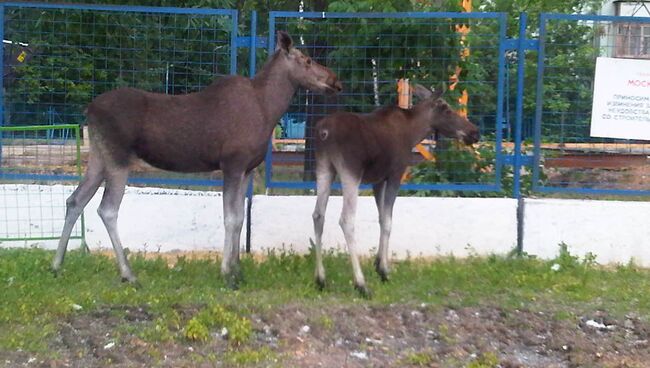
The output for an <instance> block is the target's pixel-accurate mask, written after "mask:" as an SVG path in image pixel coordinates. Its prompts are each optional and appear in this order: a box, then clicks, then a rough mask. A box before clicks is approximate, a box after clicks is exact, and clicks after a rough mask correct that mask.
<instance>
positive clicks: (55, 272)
mask: <svg viewBox="0 0 650 368" xmlns="http://www.w3.org/2000/svg"><path fill="white" fill-rule="evenodd" d="M50 272H51V273H52V276H54V278H57V277H59V275H60V274H61V269H60V268H54V267H52V268H50Z"/></svg>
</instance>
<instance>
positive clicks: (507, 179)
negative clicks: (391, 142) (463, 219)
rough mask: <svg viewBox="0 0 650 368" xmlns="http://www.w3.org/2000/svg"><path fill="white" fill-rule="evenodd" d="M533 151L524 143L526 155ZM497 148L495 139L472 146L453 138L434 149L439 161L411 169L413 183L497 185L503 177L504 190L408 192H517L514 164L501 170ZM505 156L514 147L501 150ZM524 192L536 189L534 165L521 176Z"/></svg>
mask: <svg viewBox="0 0 650 368" xmlns="http://www.w3.org/2000/svg"><path fill="white" fill-rule="evenodd" d="M531 151H532V145H531V144H530V143H529V142H524V144H523V145H522V155H527V154H529V153H530V152H531ZM496 152H497V150H496V147H495V143H494V140H493V139H489V138H488V139H487V140H485V141H482V142H480V143H478V144H477V145H476V147H475V148H468V147H465V146H464V145H462V144H461V143H459V142H455V141H449V142H447V144H446V147H445V149H444V150H439V151H436V152H434V154H435V160H434V161H427V160H424V161H422V162H420V163H419V164H417V165H415V166H413V167H412V168H411V169H410V172H409V176H410V180H409V181H410V182H412V183H416V184H420V183H423V184H425V183H437V184H484V185H494V184H497V176H499V177H500V183H499V184H500V185H501V191H499V192H497V191H489V192H479V191H462V190H447V191H428V190H417V191H407V192H406V194H408V195H414V196H430V195H437V196H459V197H510V196H512V193H513V184H514V174H513V166H511V165H503V166H502V167H501V168H500V170H501V172H500V173H498V168H497V162H498V161H497V158H496ZM501 152H502V155H512V154H513V152H512V149H511V148H508V149H503V148H502V150H501ZM545 177H546V176H545V174H544V172H543V170H540V171H539V179H540V180H544V179H545ZM520 183H521V189H520V190H521V193H522V194H524V195H527V194H529V193H530V192H531V191H532V185H533V173H532V170H531V168H530V167H523V170H522V172H521V176H520Z"/></svg>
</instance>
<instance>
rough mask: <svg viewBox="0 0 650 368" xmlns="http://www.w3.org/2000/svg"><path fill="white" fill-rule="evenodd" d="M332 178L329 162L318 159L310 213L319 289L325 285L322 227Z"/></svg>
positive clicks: (316, 277) (332, 171) (332, 173)
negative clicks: (313, 205)
mask: <svg viewBox="0 0 650 368" xmlns="http://www.w3.org/2000/svg"><path fill="white" fill-rule="evenodd" d="M333 180H334V170H333V168H332V167H330V166H329V163H325V162H324V161H319V162H318V163H317V168H316V192H317V199H316V207H315V208H314V213H313V214H312V219H313V220H314V235H315V242H314V255H315V258H316V269H315V272H314V273H315V279H316V285H317V286H318V288H319V289H323V288H324V287H325V267H324V266H323V254H322V239H323V227H324V225H325V211H326V210H327V202H328V200H329V196H330V191H331V186H332V181H333Z"/></svg>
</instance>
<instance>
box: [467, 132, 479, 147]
mask: <svg viewBox="0 0 650 368" xmlns="http://www.w3.org/2000/svg"><path fill="white" fill-rule="evenodd" d="M479 139H481V133H480V132H479V130H478V129H473V130H472V131H470V132H468V133H467V134H465V136H464V137H463V141H464V142H465V144H468V145H469V144H474V143H476V142H478V141H479Z"/></svg>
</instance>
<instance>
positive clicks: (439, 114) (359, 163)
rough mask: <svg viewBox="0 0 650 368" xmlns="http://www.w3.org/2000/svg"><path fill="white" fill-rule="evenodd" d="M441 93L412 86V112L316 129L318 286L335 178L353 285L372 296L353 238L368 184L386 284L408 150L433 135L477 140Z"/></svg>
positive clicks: (390, 110)
mask: <svg viewBox="0 0 650 368" xmlns="http://www.w3.org/2000/svg"><path fill="white" fill-rule="evenodd" d="M442 93H443V89H440V90H438V91H436V92H432V91H430V90H429V89H427V88H425V87H422V86H421V85H416V86H415V95H416V96H417V97H419V98H420V102H419V103H418V104H416V105H415V106H413V108H412V109H410V110H404V109H401V108H399V107H397V106H386V107H381V108H379V109H377V110H375V111H373V112H371V113H369V114H356V113H349V112H337V113H334V114H332V115H329V116H327V117H325V118H323V119H322V120H320V121H319V122H318V123H317V124H316V182H317V192H318V197H317V200H316V208H315V209H314V214H313V219H314V232H315V235H316V242H315V244H314V248H315V253H316V282H317V284H318V285H319V286H320V287H321V288H322V287H323V286H324V285H325V269H324V267H323V262H322V256H321V245H322V244H321V238H322V235H323V224H324V222H325V209H326V208H327V201H328V198H329V195H330V186H331V184H332V181H333V180H334V177H335V176H336V174H337V173H338V175H339V178H340V180H341V185H342V189H343V210H342V212H341V218H340V220H339V224H340V225H341V228H342V229H343V234H344V236H345V242H346V243H347V246H348V252H349V253H350V260H351V262H352V270H353V272H354V285H355V287H356V288H357V289H358V290H359V292H360V293H361V294H362V295H364V296H366V297H369V296H370V290H369V289H368V288H367V287H366V283H365V280H364V277H363V273H362V271H361V267H360V266H359V259H358V257H357V251H356V240H355V237H354V219H355V213H356V207H357V197H358V196H359V185H360V184H361V183H365V184H372V189H373V193H374V196H375V202H376V204H377V209H378V211H379V226H380V228H381V234H380V238H379V251H378V252H377V258H376V259H375V268H376V270H377V272H378V273H379V275H380V276H381V279H382V281H387V280H388V271H389V267H388V238H389V237H390V231H391V225H392V216H393V204H394V203H395V198H396V197H397V192H398V190H399V186H400V180H401V177H402V175H403V174H404V170H405V169H406V166H407V165H408V164H409V161H410V160H411V149H412V148H413V147H414V146H415V145H416V144H417V143H419V142H420V141H422V139H424V138H425V137H427V136H428V135H430V134H431V133H432V132H433V131H434V130H437V131H438V132H440V133H441V134H442V135H444V136H447V137H453V138H458V139H460V140H462V141H464V142H465V143H466V144H472V143H475V142H477V141H478V139H479V130H478V128H477V127H476V126H475V125H474V124H472V123H470V122H469V121H468V120H467V119H466V118H465V117H463V116H461V115H459V114H457V113H456V112H454V111H453V110H452V109H451V108H450V107H449V105H448V104H447V103H446V102H445V101H444V100H443V99H441V96H442Z"/></svg>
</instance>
